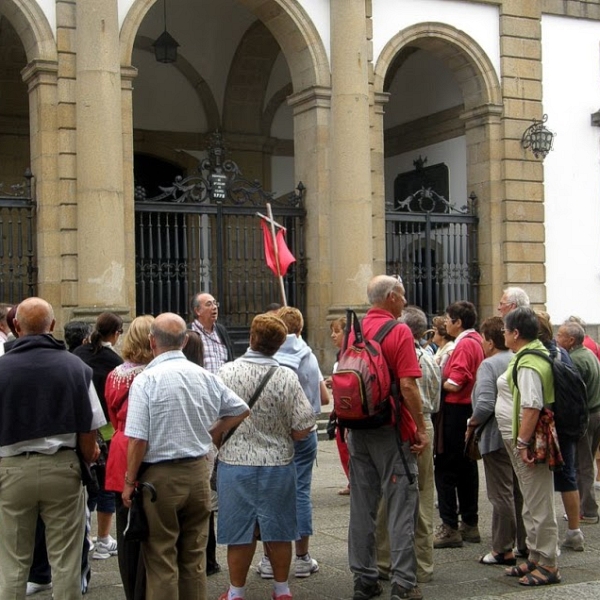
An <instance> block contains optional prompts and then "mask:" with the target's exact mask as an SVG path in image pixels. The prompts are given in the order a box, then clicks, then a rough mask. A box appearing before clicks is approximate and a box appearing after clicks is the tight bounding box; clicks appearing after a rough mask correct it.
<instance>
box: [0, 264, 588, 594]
mask: <svg viewBox="0 0 600 600" xmlns="http://www.w3.org/2000/svg"><path fill="white" fill-rule="evenodd" d="M366 291H367V297H368V300H369V304H370V308H369V309H368V311H367V312H366V315H365V316H364V318H363V319H362V323H361V326H362V331H363V334H364V336H365V338H366V339H372V338H373V337H374V336H375V335H376V334H377V333H378V332H379V331H380V330H381V329H382V327H383V326H384V325H385V324H386V323H387V322H389V321H390V320H394V321H398V323H396V326H394V327H393V328H391V329H390V331H389V334H388V335H386V336H385V338H384V339H383V341H382V342H381V352H382V354H383V358H384V359H385V362H386V363H387V366H388V368H389V370H390V373H391V376H392V380H393V381H394V382H395V384H396V385H397V389H398V390H399V398H401V401H402V411H400V409H398V411H392V413H391V416H390V417H389V419H388V421H386V422H384V423H383V424H382V425H380V426H378V427H377V428H360V427H354V426H349V425H348V424H347V423H346V427H343V426H342V425H341V424H339V423H337V422H336V415H335V410H333V411H332V419H331V423H330V425H331V427H332V428H335V433H334V432H333V431H332V432H331V435H332V436H335V439H336V444H337V448H338V450H339V456H340V462H341V466H342V468H343V471H344V473H345V475H346V477H347V480H348V485H347V486H345V487H344V488H343V489H341V490H339V492H338V493H340V494H342V495H348V496H349V498H350V519H349V529H348V563H349V568H350V571H351V572H352V575H353V585H354V591H353V600H368V599H369V598H373V597H376V596H379V595H381V593H382V592H383V587H382V585H381V580H389V581H390V585H391V592H390V594H391V596H390V600H402V599H410V600H420V599H421V598H422V597H423V593H422V590H421V588H420V587H419V584H422V583H426V582H429V581H431V580H432V579H433V578H434V577H435V562H434V549H439V550H442V549H445V548H455V547H461V546H463V545H464V543H465V542H466V543H471V544H477V543H480V542H481V532H480V530H479V506H478V498H479V469H478V463H477V460H476V459H475V458H473V457H472V456H471V454H470V453H467V452H466V451H465V443H466V442H467V441H471V442H472V440H473V439H474V440H475V446H476V447H477V449H478V451H479V453H480V455H481V458H482V461H483V469H484V473H485V485H486V490H487V496H488V498H489V501H490V503H491V506H492V522H491V548H490V549H489V551H488V552H487V553H483V554H482V555H481V556H480V557H479V563H481V564H482V565H504V566H505V573H506V575H507V576H509V577H516V578H518V582H519V583H520V584H521V585H523V586H540V585H548V584H556V583H559V582H560V581H561V574H560V571H559V568H558V556H559V552H558V549H559V547H562V548H563V549H565V550H567V549H568V550H573V551H582V550H583V549H584V547H585V538H584V535H583V532H582V529H581V524H582V523H583V524H589V523H591V524H594V523H598V521H599V516H598V504H597V501H596V498H595V488H597V487H599V485H598V482H597V481H596V475H595V460H596V459H597V452H598V446H599V444H600V358H599V357H600V349H599V347H598V345H597V344H596V343H595V342H594V341H593V340H592V339H591V338H590V337H589V336H587V335H586V333H585V329H584V326H585V325H584V323H583V322H582V321H581V319H579V318H577V317H570V318H569V319H568V320H566V321H565V322H564V323H563V324H561V325H560V327H559V328H558V330H557V334H556V338H554V334H553V327H552V325H551V323H550V317H549V315H547V313H544V312H541V311H535V310H533V309H532V308H531V306H530V302H529V298H528V296H527V294H526V293H525V292H524V291H523V290H522V289H520V288H514V287H511V288H507V289H506V290H505V291H504V293H503V295H502V297H501V299H500V302H499V304H498V313H499V314H498V316H492V317H489V318H487V319H485V320H484V321H483V322H481V323H479V321H478V314H477V311H476V308H475V306H474V305H473V304H472V303H470V302H467V301H458V302H454V303H452V304H450V305H449V306H448V307H447V308H446V310H445V314H444V315H438V316H436V317H434V318H433V319H432V321H431V328H429V323H428V319H427V316H426V315H425V313H424V312H423V311H422V310H421V309H420V308H418V307H415V306H406V299H405V290H404V286H403V283H402V281H401V280H400V279H399V278H397V277H392V276H387V275H380V276H376V277H374V278H373V279H372V280H371V281H370V282H369V284H368V287H367V290H366ZM191 310H192V314H193V318H192V321H191V323H189V324H187V323H186V322H185V321H184V320H183V319H182V318H181V317H180V316H178V315H176V314H173V313H163V314H161V315H157V316H156V317H153V316H150V315H142V316H139V317H137V318H135V319H133V321H131V322H130V323H129V324H128V326H127V327H125V326H124V323H123V319H122V317H121V316H120V315H118V314H116V313H112V312H103V313H101V314H100V315H98V317H97V318H96V320H95V322H94V323H93V325H92V324H89V323H86V322H82V321H72V322H70V323H68V324H66V325H65V327H64V338H65V343H63V342H61V341H59V340H57V339H56V338H55V336H54V335H53V330H54V326H55V319H54V313H53V309H52V306H51V305H50V304H49V303H48V302H46V301H45V300H43V299H41V298H27V299H24V300H23V301H22V302H21V303H19V304H18V305H16V306H11V305H8V304H2V305H0V357H1V358H0V366H2V367H4V368H0V412H1V415H2V419H1V421H0V463H1V467H2V468H0V489H1V490H2V493H1V494H0V523H1V527H2V535H1V536H0V600H5V599H6V600H8V599H9V598H10V599H14V598H22V597H23V598H24V597H25V596H29V595H33V594H35V593H37V592H39V591H43V590H48V589H50V588H52V589H53V593H54V597H56V598H61V599H64V600H71V599H72V598H80V597H81V596H82V594H84V593H85V592H86V591H87V589H88V585H89V582H90V574H91V569H90V564H91V563H90V559H94V560H105V559H110V558H111V557H117V560H118V566H119V572H120V575H121V579H122V583H123V589H124V593H125V597H126V598H127V600H145V599H148V600H158V599H161V600H162V599H164V598H171V597H172V598H180V599H182V600H204V599H205V598H206V597H207V587H206V578H207V576H210V575H212V574H214V573H218V572H220V571H221V569H222V567H221V565H220V564H219V563H218V561H217V555H216V545H217V543H219V544H223V545H225V546H226V547H227V568H228V576H229V586H228V588H227V589H226V590H225V591H223V593H222V594H221V596H220V598H219V600H242V599H244V598H245V588H246V582H247V577H248V573H249V571H250V570H251V569H252V570H253V571H255V572H256V573H257V574H258V575H259V576H260V577H261V578H263V579H268V580H272V586H273V589H272V598H273V599H274V600H291V598H292V592H291V590H290V585H289V579H290V575H293V576H295V577H296V578H303V577H310V576H312V575H314V574H316V573H318V571H319V563H318V561H317V560H316V559H315V558H313V557H312V556H311V555H310V553H309V544H310V537H311V536H312V534H313V527H312V511H313V506H312V500H311V482H312V469H313V465H314V464H315V461H316V457H317V446H318V445H317V431H316V417H317V415H318V414H319V413H320V412H321V408H322V406H323V405H324V404H327V403H329V402H330V389H331V378H330V377H328V378H324V377H323V375H322V372H321V369H320V367H319V364H318V361H317V358H316V356H315V354H314V353H313V352H312V350H311V348H310V347H309V346H308V345H307V343H306V341H305V340H304V339H303V338H302V331H303V328H304V319H303V316H302V313H301V312H300V311H299V310H298V309H296V308H293V307H287V306H283V307H281V306H278V305H273V306H270V307H268V308H267V310H266V312H265V313H264V314H260V315H258V316H256V317H255V318H254V319H253V321H252V324H251V327H250V343H249V348H248V349H247V350H246V352H245V353H244V354H243V355H242V356H241V357H239V358H235V355H234V345H233V343H232V341H231V339H230V337H229V334H228V332H227V329H226V328H225V327H223V325H222V324H221V323H218V316H219V303H218V302H217V300H216V299H215V298H214V297H213V296H212V295H211V294H209V293H206V292H202V293H198V294H196V295H195V296H194V297H193V299H192V303H191ZM330 327H331V340H332V342H333V345H334V346H335V348H336V351H337V352H338V359H339V358H340V357H341V354H342V353H343V352H344V349H345V342H347V335H346V329H347V323H346V321H345V319H344V318H339V319H335V320H332V321H331V322H330ZM348 335H349V332H348ZM345 337H346V339H345ZM351 339H352V338H351V336H350V340H351ZM532 350H533V351H538V352H539V353H542V354H544V355H545V356H548V357H552V358H553V359H554V360H559V361H563V362H565V363H567V364H570V365H572V366H573V367H574V368H575V369H576V370H577V372H578V373H579V374H580V376H581V378H582V380H583V381H584V383H585V387H586V390H587V406H588V411H589V423H588V426H587V430H586V432H585V434H584V435H583V436H581V437H578V438H574V437H569V436H566V435H560V436H559V435H558V434H556V429H555V423H554V420H553V413H552V411H551V409H552V407H553V405H554V400H555V389H554V380H553V370H552V367H551V364H550V362H548V361H547V360H545V359H544V356H540V355H539V354H535V353H532V352H531V351H532ZM336 369H337V362H336V364H335V365H334V367H333V372H334V373H335V372H336ZM328 388H329V389H328ZM549 409H550V410H549ZM544 427H545V429H543V428H544ZM542 429H543V430H544V431H546V432H549V437H548V440H551V442H552V440H553V443H554V446H553V447H552V448H551V449H548V456H547V457H546V459H541V458H540V457H539V456H538V455H537V454H535V453H534V451H533V450H534V444H535V442H536V439H537V436H539V435H540V431H542ZM551 442H549V445H552V443H551ZM550 454H551V456H550ZM555 458H556V459H557V460H558V461H559V463H560V465H561V466H562V468H554V464H553V463H552V460H554V459H555ZM274 490H276V493H274ZM555 492H560V493H561V496H562V501H563V505H564V513H565V514H564V518H565V520H566V521H567V522H568V528H567V532H566V535H565V537H564V539H562V540H559V539H558V536H559V534H558V529H559V528H558V521H557V515H556V510H555V503H554V493H555ZM153 494H155V496H156V501H150V500H151V496H152V495H153ZM136 496H139V497H141V498H142V499H143V501H144V502H143V507H144V513H145V516H146V520H147V528H148V534H147V536H146V537H145V538H143V539H140V538H135V539H131V536H129V535H128V533H127V530H128V527H129V526H130V523H129V519H130V518H131V516H132V515H131V514H130V509H131V507H132V501H133V500H134V498H135V497H136ZM436 499H437V502H436ZM436 507H437V509H438V513H439V525H438V526H437V527H435V526H434V523H435V521H436V518H435V512H436ZM94 511H95V512H96V516H95V523H96V526H97V533H96V535H93V532H92V531H91V523H92V519H91V518H90V514H91V513H92V512H94ZM113 515H114V516H115V523H114V528H115V530H116V539H113V537H112V536H111V530H112V528H113ZM259 541H260V542H261V543H262V554H261V555H260V558H259V560H258V563H257V564H256V565H255V566H254V567H253V566H252V562H253V560H254V556H255V553H256V550H257V543H258V542H259ZM519 559H521V560H520V561H519Z"/></svg>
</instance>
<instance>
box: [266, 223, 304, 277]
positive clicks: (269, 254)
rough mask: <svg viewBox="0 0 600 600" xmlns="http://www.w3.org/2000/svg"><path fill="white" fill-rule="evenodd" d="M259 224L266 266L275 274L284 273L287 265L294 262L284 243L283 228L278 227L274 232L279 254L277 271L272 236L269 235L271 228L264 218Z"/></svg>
mask: <svg viewBox="0 0 600 600" xmlns="http://www.w3.org/2000/svg"><path fill="white" fill-rule="evenodd" d="M260 224H261V226H262V230H263V240H264V242H265V260H266V261H267V267H269V269H271V271H273V273H275V275H282V276H283V275H285V274H286V273H287V270H288V268H289V266H290V265H291V264H292V263H293V262H296V259H295V258H294V255H293V254H292V253H291V252H290V249H289V248H288V247H287V245H286V243H285V238H284V234H283V229H280V230H279V231H278V232H277V234H276V236H275V237H276V240H277V254H278V255H279V273H278V272H277V262H276V261H275V249H274V248H273V237H272V236H271V229H270V228H269V225H268V224H267V222H266V221H265V220H264V219H261V220H260Z"/></svg>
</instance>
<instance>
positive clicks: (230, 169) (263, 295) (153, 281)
mask: <svg viewBox="0 0 600 600" xmlns="http://www.w3.org/2000/svg"><path fill="white" fill-rule="evenodd" d="M224 156H225V149H224V147H223V143H222V138H221V136H220V134H218V133H217V134H215V135H214V136H213V138H212V142H211V145H210V147H209V148H208V158H206V159H204V160H203V161H202V162H201V163H200V164H199V165H198V172H197V173H195V174H193V175H191V176H189V177H182V176H178V177H176V178H175V181H174V182H173V183H172V184H170V185H168V186H164V187H163V186H160V190H161V193H160V194H158V195H157V196H154V197H152V198H147V197H146V192H145V190H144V188H142V187H141V186H136V189H135V199H136V202H135V213H136V217H135V228H136V231H135V235H136V304H137V306H136V308H137V314H144V313H148V314H155V315H156V314H158V313H161V312H164V311H171V312H175V313H178V314H180V315H181V316H183V317H184V318H185V317H187V316H188V314H189V301H190V298H191V297H192V296H193V295H194V294H195V293H198V292H200V291H204V292H209V293H211V294H213V295H214V296H215V297H216V298H217V300H218V301H219V302H220V308H219V321H220V322H222V323H224V324H225V326H226V327H228V329H229V330H230V333H232V334H233V337H234V338H237V339H238V340H240V345H241V344H242V340H247V338H248V331H249V325H250V322H251V320H252V318H253V317H254V316H255V315H256V314H258V313H261V312H263V311H264V310H265V308H266V307H267V306H268V305H269V304H270V303H272V302H280V301H281V300H280V294H279V288H278V282H277V280H276V278H275V277H274V276H273V274H272V272H271V271H270V270H269V269H268V268H267V267H266V263H265V260H264V250H263V239H262V229H261V227H260V218H259V217H257V216H256V213H257V211H260V210H261V209H262V208H263V207H264V206H265V205H266V203H267V202H270V203H271V205H272V210H273V215H274V218H275V220H276V221H277V222H279V223H280V224H282V225H283V226H284V227H286V229H287V233H286V241H287V244H288V246H289V247H290V250H291V251H292V253H293V254H294V256H295V257H296V262H295V263H294V264H293V265H292V266H291V267H290V269H289V271H288V273H287V275H286V276H285V278H284V288H285V291H286V296H287V301H288V304H290V305H292V306H296V307H298V308H299V309H300V310H302V311H303V312H304V311H305V306H306V264H305V258H304V257H305V250H304V208H303V206H302V196H303V192H304V187H303V185H302V183H300V184H298V188H297V190H295V191H294V192H291V193H290V194H289V195H287V196H284V197H280V198H277V199H276V198H274V194H272V193H269V192H266V191H265V190H264V189H263V188H262V186H261V184H260V183H259V182H257V181H249V180H247V179H245V178H243V177H242V174H241V172H240V170H239V168H238V166H237V165H236V163H235V162H233V161H232V160H226V159H225V158H224Z"/></svg>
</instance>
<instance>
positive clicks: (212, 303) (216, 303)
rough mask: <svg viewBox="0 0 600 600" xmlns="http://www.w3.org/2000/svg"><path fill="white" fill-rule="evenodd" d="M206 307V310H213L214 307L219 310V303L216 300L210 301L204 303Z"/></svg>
mask: <svg viewBox="0 0 600 600" xmlns="http://www.w3.org/2000/svg"><path fill="white" fill-rule="evenodd" d="M204 306H206V308H212V307H213V306H214V307H215V308H219V302H217V301H216V300H208V301H206V302H205V303H204Z"/></svg>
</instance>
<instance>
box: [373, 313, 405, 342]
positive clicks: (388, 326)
mask: <svg viewBox="0 0 600 600" xmlns="http://www.w3.org/2000/svg"><path fill="white" fill-rule="evenodd" d="M396 325H400V321H396V319H390V320H389V321H386V322H385V323H384V324H383V325H382V326H381V327H380V328H379V330H378V331H377V333H376V334H375V335H374V336H373V338H372V340H373V341H374V342H377V343H378V344H381V343H382V342H383V340H384V339H385V337H386V336H387V334H388V333H389V332H390V331H391V330H392V329H394V327H396Z"/></svg>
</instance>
